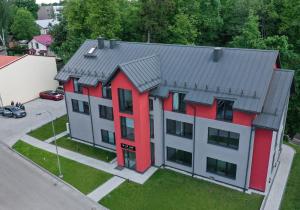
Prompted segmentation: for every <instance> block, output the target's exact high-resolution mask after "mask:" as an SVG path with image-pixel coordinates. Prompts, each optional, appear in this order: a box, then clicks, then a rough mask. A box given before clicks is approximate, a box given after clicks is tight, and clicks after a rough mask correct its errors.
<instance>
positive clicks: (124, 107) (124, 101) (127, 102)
mask: <svg viewBox="0 0 300 210" xmlns="http://www.w3.org/2000/svg"><path fill="white" fill-rule="evenodd" d="M118 93H119V106H120V107H119V108H120V111H121V112H125V113H130V114H132V112H133V109H132V94H131V91H130V90H125V89H118Z"/></svg>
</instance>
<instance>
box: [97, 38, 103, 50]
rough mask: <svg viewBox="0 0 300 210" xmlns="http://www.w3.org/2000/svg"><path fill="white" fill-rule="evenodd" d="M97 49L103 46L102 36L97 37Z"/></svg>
mask: <svg viewBox="0 0 300 210" xmlns="http://www.w3.org/2000/svg"><path fill="white" fill-rule="evenodd" d="M97 40H98V49H103V48H104V38H103V37H101V36H100V37H98V38H97Z"/></svg>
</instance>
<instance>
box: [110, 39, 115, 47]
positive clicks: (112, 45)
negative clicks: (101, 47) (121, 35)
mask: <svg viewBox="0 0 300 210" xmlns="http://www.w3.org/2000/svg"><path fill="white" fill-rule="evenodd" d="M116 46H117V40H116V39H110V40H109V48H110V49H114V48H115V47H116Z"/></svg>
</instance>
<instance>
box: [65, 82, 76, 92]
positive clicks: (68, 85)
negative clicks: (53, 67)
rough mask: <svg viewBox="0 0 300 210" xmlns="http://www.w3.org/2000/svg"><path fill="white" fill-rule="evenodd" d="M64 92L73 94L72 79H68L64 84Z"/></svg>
mask: <svg viewBox="0 0 300 210" xmlns="http://www.w3.org/2000/svg"><path fill="white" fill-rule="evenodd" d="M64 90H65V92H72V93H73V92H74V84H73V79H69V81H67V82H66V83H64Z"/></svg>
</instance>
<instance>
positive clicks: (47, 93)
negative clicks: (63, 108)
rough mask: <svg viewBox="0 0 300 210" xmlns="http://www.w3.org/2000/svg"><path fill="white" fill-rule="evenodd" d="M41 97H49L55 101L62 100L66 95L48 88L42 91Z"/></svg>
mask: <svg viewBox="0 0 300 210" xmlns="http://www.w3.org/2000/svg"><path fill="white" fill-rule="evenodd" d="M40 98H43V99H49V100H53V101H60V100H63V99H64V95H62V94H60V93H58V92H56V91H53V90H47V91H44V92H41V93H40Z"/></svg>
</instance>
